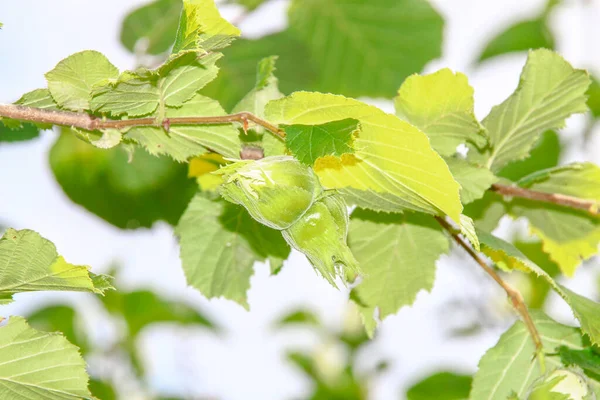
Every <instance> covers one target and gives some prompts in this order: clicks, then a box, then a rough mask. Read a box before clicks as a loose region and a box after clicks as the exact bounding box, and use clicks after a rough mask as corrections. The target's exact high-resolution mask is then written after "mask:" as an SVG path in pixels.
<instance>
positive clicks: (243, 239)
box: [175, 194, 290, 308]
mask: <svg viewBox="0 0 600 400" xmlns="http://www.w3.org/2000/svg"><path fill="white" fill-rule="evenodd" d="M175 232H176V234H177V236H178V237H179V241H180V246H181V260H182V263H183V270H184V272H185V275H186V277H187V281H188V284H189V285H191V286H193V287H194V288H196V289H198V290H199V291H200V292H201V293H202V294H203V295H204V296H206V297H208V298H214V297H225V298H226V299H230V300H234V301H236V302H238V303H240V304H241V305H243V306H244V307H245V308H248V302H247V296H246V292H247V291H248V289H249V288H250V277H251V276H252V273H253V265H254V262H256V261H265V260H266V259H267V257H269V256H272V257H276V258H279V259H282V260H284V259H286V258H287V257H288V255H289V251H290V249H289V247H288V246H287V244H286V243H285V241H284V240H283V238H282V236H281V233H280V232H279V231H276V230H274V229H271V228H267V227H266V226H264V225H261V224H259V223H258V222H256V221H255V220H254V219H252V217H250V215H249V214H248V213H247V212H246V210H244V209H243V208H242V207H239V206H236V205H233V204H230V203H226V202H224V201H211V200H208V199H206V198H205V197H203V195H202V194H197V195H196V197H194V198H193V199H192V201H191V202H190V204H189V206H188V208H187V210H186V211H185V213H184V215H183V217H182V218H181V220H180V221H179V225H178V226H177V228H176V230H175Z"/></svg>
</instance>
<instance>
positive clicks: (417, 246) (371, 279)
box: [348, 209, 449, 319]
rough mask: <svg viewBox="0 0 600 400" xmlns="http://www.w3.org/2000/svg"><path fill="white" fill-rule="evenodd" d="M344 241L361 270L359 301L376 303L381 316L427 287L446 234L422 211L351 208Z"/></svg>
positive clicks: (443, 249) (445, 245)
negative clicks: (421, 212) (350, 216)
mask: <svg viewBox="0 0 600 400" xmlns="http://www.w3.org/2000/svg"><path fill="white" fill-rule="evenodd" d="M348 243H349V245H350V249H351V250H352V252H353V254H354V256H355V257H356V259H357V260H358V262H359V266H360V268H361V270H362V272H363V273H364V277H363V281H362V282H361V283H360V284H359V285H358V286H357V287H356V288H355V289H354V291H355V296H356V297H357V298H358V299H359V300H360V303H361V304H360V305H362V306H365V307H378V308H379V317H380V319H383V318H385V317H386V316H388V315H390V314H395V313H396V312H397V311H398V310H399V309H400V308H401V307H403V306H406V305H411V304H412V303H413V302H414V300H415V298H416V296H417V294H418V293H419V292H420V291H421V290H426V291H430V290H431V288H432V287H433V281H434V279H435V269H436V268H435V263H436V261H437V259H438V258H439V257H440V256H441V255H442V254H444V253H446V252H447V251H448V250H449V242H448V238H447V236H446V235H445V234H444V232H443V231H442V230H441V228H440V226H439V225H438V224H437V223H436V221H435V220H434V219H433V218H431V217H430V216H428V215H424V214H418V213H415V214H408V213H407V214H404V215H400V214H383V213H375V212H372V211H365V210H360V209H359V210H356V211H354V212H353V213H352V218H351V223H350V232H349V234H348Z"/></svg>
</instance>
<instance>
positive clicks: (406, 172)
mask: <svg viewBox="0 0 600 400" xmlns="http://www.w3.org/2000/svg"><path fill="white" fill-rule="evenodd" d="M266 115H267V119H268V120H270V121H271V122H274V123H277V124H288V125H292V124H306V125H320V124H324V123H327V122H331V121H337V120H341V119H345V118H354V119H357V120H358V121H359V122H360V124H361V127H362V130H361V133H360V136H359V137H358V138H356V139H355V140H354V148H355V149H356V151H355V153H354V154H345V155H343V156H342V158H341V160H340V159H336V158H335V157H327V158H324V159H322V160H323V162H317V164H316V165H315V172H317V175H319V178H320V179H321V183H322V184H323V186H324V187H326V188H328V189H338V190H339V191H340V192H341V193H342V194H344V195H346V196H349V199H350V200H351V201H354V202H356V203H357V204H358V205H359V206H360V207H367V208H373V209H376V210H387V211H402V210H404V209H411V210H416V211H424V212H428V213H433V214H440V213H445V214H447V215H449V216H450V217H451V218H452V219H453V220H455V221H458V220H459V216H460V213H461V210H462V204H461V203H460V198H459V194H458V191H459V185H458V183H457V182H456V181H454V179H453V178H452V175H451V174H450V170H449V169H448V166H447V165H446V163H445V162H444V160H443V159H442V158H441V157H440V156H439V155H438V154H437V153H435V152H434V151H433V149H432V148H431V146H430V145H429V139H428V138H427V136H425V134H423V133H422V132H421V131H419V130H418V129H417V128H415V127H414V126H412V125H410V124H408V123H407V122H405V121H402V120H400V119H399V118H397V117H396V116H393V115H390V114H386V113H385V112H383V111H381V110H380V109H378V108H376V107H373V106H369V105H366V104H364V103H362V102H360V101H358V100H354V99H348V98H345V97H343V96H336V95H331V94H321V93H309V92H298V93H294V94H292V95H291V96H288V97H286V98H283V99H281V100H275V101H272V102H270V103H269V104H268V105H267V109H266Z"/></svg>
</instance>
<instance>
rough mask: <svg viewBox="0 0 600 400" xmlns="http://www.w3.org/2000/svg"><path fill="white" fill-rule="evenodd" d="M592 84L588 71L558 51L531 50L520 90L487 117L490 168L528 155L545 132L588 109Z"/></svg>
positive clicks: (497, 169)
mask: <svg viewBox="0 0 600 400" xmlns="http://www.w3.org/2000/svg"><path fill="white" fill-rule="evenodd" d="M589 84H590V79H589V77H588V74H587V72H586V71H584V70H578V69H574V68H573V67H572V66H571V65H570V64H569V63H568V62H566V61H565V60H564V59H563V58H562V57H561V56H560V55H558V54H557V53H554V52H552V51H550V50H535V51H531V52H530V53H529V57H528V58H527V63H526V64H525V67H524V68H523V72H522V73H521V80H520V82H519V86H518V87H517V90H516V91H515V92H514V93H513V94H512V95H511V96H510V97H509V98H508V99H506V100H505V101H504V102H503V103H502V104H500V105H497V106H495V107H494V108H492V111H490V113H489V115H488V116H487V117H486V118H485V119H484V120H483V125H484V126H485V127H486V128H487V130H488V133H489V137H490V144H491V147H492V151H491V154H490V158H489V160H488V162H487V166H488V168H490V169H491V170H492V171H493V172H497V171H499V170H500V169H502V168H503V167H504V166H505V165H507V164H508V163H510V162H511V161H516V160H521V159H523V158H526V157H527V156H528V154H529V151H530V150H531V147H532V146H533V145H534V144H535V142H536V141H537V139H538V137H539V135H540V134H541V133H542V132H544V131H546V130H548V129H558V128H562V127H563V126H564V125H565V119H566V118H567V117H569V116H570V115H572V114H575V113H582V112H585V111H586V110H587V106H586V104H585V102H586V97H585V92H586V90H587V88H588V86H589Z"/></svg>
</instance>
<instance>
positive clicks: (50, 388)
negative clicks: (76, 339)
mask: <svg viewBox="0 0 600 400" xmlns="http://www.w3.org/2000/svg"><path fill="white" fill-rule="evenodd" d="M0 348H2V352H0V382H1V384H0V398H2V399H11V400H32V399H39V400H82V399H85V400H92V395H91V394H90V392H89V390H88V388H87V386H88V375H87V373H86V371H85V361H84V360H83V358H81V355H80V354H79V351H78V349H77V347H75V346H74V345H72V344H71V343H69V342H68V341H67V339H65V338H64V337H63V336H62V335H60V334H57V333H45V332H40V331H36V330H35V329H32V328H30V327H29V325H27V322H25V319H23V318H21V317H11V318H10V319H9V321H8V324H7V325H4V326H2V327H0Z"/></svg>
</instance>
